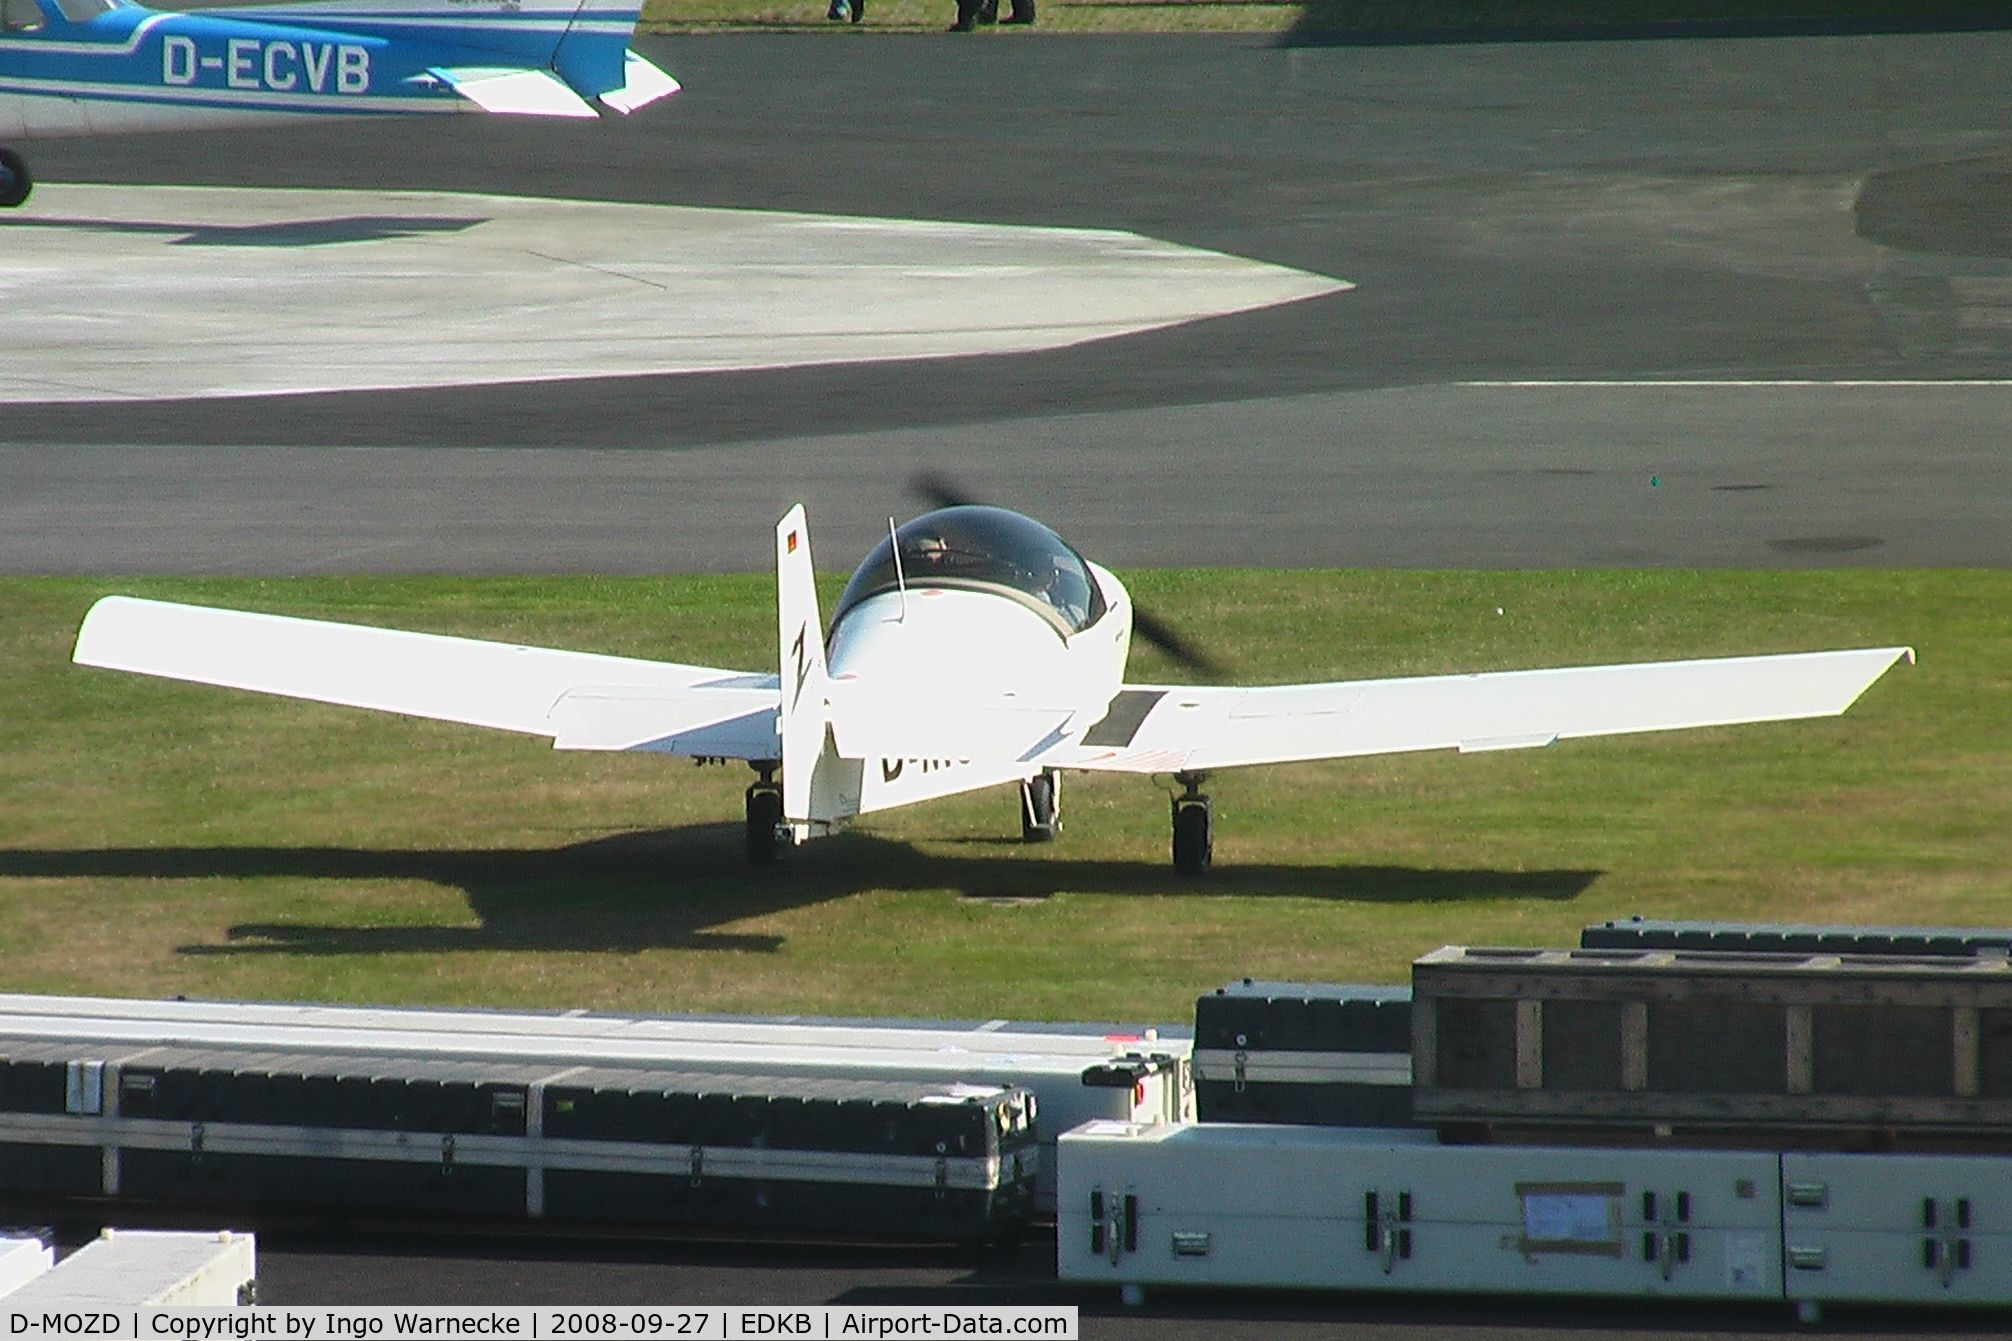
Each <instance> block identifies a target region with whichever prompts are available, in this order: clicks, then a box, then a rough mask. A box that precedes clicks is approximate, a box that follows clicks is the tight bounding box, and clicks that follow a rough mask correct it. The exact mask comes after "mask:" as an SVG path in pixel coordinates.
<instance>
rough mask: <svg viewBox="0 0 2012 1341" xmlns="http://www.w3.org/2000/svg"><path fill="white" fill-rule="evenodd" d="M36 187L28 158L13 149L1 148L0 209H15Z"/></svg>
mask: <svg viewBox="0 0 2012 1341" xmlns="http://www.w3.org/2000/svg"><path fill="white" fill-rule="evenodd" d="M34 189H35V182H34V179H33V178H31V177H30V176H29V175H28V163H27V160H25V159H23V158H22V157H21V155H19V154H17V153H15V152H14V151H13V150H12V149H0V209H10V210H11V209H13V208H14V207H15V206H16V205H19V204H20V203H21V202H22V201H24V200H26V199H27V198H28V193H29V192H30V191H32V190H34Z"/></svg>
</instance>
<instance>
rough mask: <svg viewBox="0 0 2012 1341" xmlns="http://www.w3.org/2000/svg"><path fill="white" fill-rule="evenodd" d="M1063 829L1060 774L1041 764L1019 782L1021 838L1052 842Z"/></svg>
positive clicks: (1031, 841) (1025, 841)
mask: <svg viewBox="0 0 2012 1341" xmlns="http://www.w3.org/2000/svg"><path fill="white" fill-rule="evenodd" d="M1060 832H1062V775H1061V774H1060V773H1057V772H1056V771H1055V770H1054V769H1052V768H1044V769H1042V770H1041V771H1040V772H1039V773H1036V774H1035V775H1034V776H1033V777H1031V778H1029V779H1027V781H1025V782H1023V783H1021V784H1020V841H1021V842H1023V843H1052V842H1054V841H1055V835H1056V834H1058V833H1060Z"/></svg>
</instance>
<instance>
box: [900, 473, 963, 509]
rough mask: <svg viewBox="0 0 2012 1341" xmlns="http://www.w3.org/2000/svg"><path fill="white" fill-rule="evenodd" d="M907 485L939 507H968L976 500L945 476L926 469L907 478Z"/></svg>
mask: <svg viewBox="0 0 2012 1341" xmlns="http://www.w3.org/2000/svg"><path fill="white" fill-rule="evenodd" d="M908 487H909V488H910V489H913V490H914V491H915V492H916V493H918V494H920V495H922V497H924V498H926V499H928V500H929V501H930V502H931V503H932V504H934V505H935V506H937V507H940V508H962V507H970V506H972V505H973V504H975V503H977V501H978V500H977V499H976V498H974V497H972V496H971V495H970V494H968V493H966V492H964V490H963V489H961V488H959V487H958V486H957V485H956V484H954V483H953V482H952V481H951V480H950V479H949V478H948V477H947V476H943V475H934V474H931V473H929V472H928V471H924V472H923V473H922V474H920V475H917V476H915V477H914V478H913V479H911V480H909V482H908Z"/></svg>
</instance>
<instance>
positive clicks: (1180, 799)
mask: <svg viewBox="0 0 2012 1341" xmlns="http://www.w3.org/2000/svg"><path fill="white" fill-rule="evenodd" d="M1207 780H1208V775H1207V774H1205V773H1176V774H1174V781H1175V782H1178V783H1180V784H1181V789H1182V790H1181V794H1180V795H1179V796H1176V797H1175V798H1174V869H1175V870H1176V871H1179V872H1180V873H1181V874H1182V875H1201V874H1202V873H1203V872H1205V871H1207V870H1208V869H1209V864H1210V862H1212V861H1213V860H1214V859H1215V837H1214V835H1213V833H1212V832H1211V831H1212V829H1213V827H1214V814H1215V812H1214V809H1213V807H1212V806H1211V804H1210V802H1209V798H1208V797H1206V796H1204V795H1203V794H1202V783H1204V782H1205V781H1207Z"/></svg>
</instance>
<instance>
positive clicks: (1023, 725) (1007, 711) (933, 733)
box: [831, 685, 1074, 764]
mask: <svg viewBox="0 0 2012 1341" xmlns="http://www.w3.org/2000/svg"><path fill="white" fill-rule="evenodd" d="M847 689H848V686H844V685H839V686H835V687H834V688H833V691H832V695H831V732H832V740H833V743H834V744H835V745H836V746H837V748H838V753H839V754H840V755H841V756H843V757H845V758H847V759H956V760H962V761H968V762H982V763H998V764H1005V763H1016V762H1021V761H1025V760H1029V759H1032V758H1034V757H1036V756H1037V755H1039V754H1040V753H1042V752H1043V751H1045V750H1047V749H1050V748H1052V747H1053V746H1055V745H1057V744H1058V743H1059V742H1060V741H1061V740H1062V731H1063V728H1064V727H1065V726H1067V725H1068V723H1069V721H1070V719H1071V717H1072V716H1073V715H1074V714H1073V713H1072V712H1071V711H1070V710H1069V709H1067V708H1055V707H1036V706H1030V705H1023V704H1018V703H1011V702H1006V701H1001V700H990V701H988V700H982V699H942V700H936V701H931V700H926V699H923V700H918V699H913V698H907V699H901V700H898V701H897V700H891V699H887V698H884V697H881V696H878V695H872V694H866V693H857V692H852V693H848V692H846V691H847Z"/></svg>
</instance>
